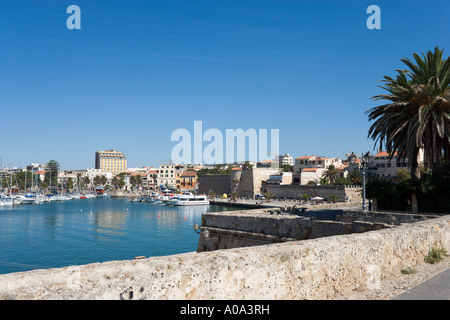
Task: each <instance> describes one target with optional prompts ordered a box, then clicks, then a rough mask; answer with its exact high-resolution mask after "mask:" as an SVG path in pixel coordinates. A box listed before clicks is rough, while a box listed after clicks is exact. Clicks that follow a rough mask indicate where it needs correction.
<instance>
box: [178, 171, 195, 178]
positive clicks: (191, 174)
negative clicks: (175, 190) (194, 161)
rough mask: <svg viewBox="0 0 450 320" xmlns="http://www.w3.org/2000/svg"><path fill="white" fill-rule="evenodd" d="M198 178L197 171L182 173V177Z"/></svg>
mask: <svg viewBox="0 0 450 320" xmlns="http://www.w3.org/2000/svg"><path fill="white" fill-rule="evenodd" d="M196 176H197V172H196V171H183V173H181V175H180V177H196Z"/></svg>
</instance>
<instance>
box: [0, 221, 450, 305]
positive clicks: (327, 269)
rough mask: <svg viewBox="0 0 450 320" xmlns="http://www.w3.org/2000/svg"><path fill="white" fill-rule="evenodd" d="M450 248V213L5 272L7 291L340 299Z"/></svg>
mask: <svg viewBox="0 0 450 320" xmlns="http://www.w3.org/2000/svg"><path fill="white" fill-rule="evenodd" d="M432 248H443V249H445V250H447V252H449V251H450V216H444V217H440V218H435V219H430V220H426V221H421V222H416V223H411V224H403V225H400V226H396V227H392V228H387V229H382V230H376V231H369V232H365V233H356V234H348V235H339V236H333V237H326V238H320V239H312V240H304V241H292V242H285V243H279V244H271V245H263V246H255V247H245V248H238V249H230V250H217V251H213V252H203V253H195V252H193V253H187V254H180V255H173V256H165V257H156V258H148V259H139V260H131V261H111V262H105V263H96V264H89V265H84V266H74V267H66V268H60V269H48V270H35V271H29V272H20V273H12V274H6V275H0V298H1V299H230V300H238V299H243V300H250V299H261V300H264V299H268V300H271V299H333V298H335V297H336V296H338V295H340V294H342V293H345V292H349V291H352V290H357V289H361V290H367V289H369V290H377V289H378V288H379V285H380V280H382V279H385V278H390V277H392V276H398V275H400V271H401V269H405V268H407V267H411V268H414V266H416V265H418V264H422V263H424V262H423V261H424V257H425V256H426V255H427V254H428V251H429V250H430V249H432Z"/></svg>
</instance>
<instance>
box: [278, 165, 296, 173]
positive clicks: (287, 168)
mask: <svg viewBox="0 0 450 320" xmlns="http://www.w3.org/2000/svg"><path fill="white" fill-rule="evenodd" d="M280 168H282V169H283V172H294V167H293V166H291V165H290V164H283V165H281V166H280Z"/></svg>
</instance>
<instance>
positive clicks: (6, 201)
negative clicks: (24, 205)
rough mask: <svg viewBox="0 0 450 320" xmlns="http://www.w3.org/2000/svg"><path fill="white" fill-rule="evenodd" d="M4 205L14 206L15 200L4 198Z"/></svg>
mask: <svg viewBox="0 0 450 320" xmlns="http://www.w3.org/2000/svg"><path fill="white" fill-rule="evenodd" d="M3 206H4V207H12V206H14V201H13V199H11V198H7V199H3Z"/></svg>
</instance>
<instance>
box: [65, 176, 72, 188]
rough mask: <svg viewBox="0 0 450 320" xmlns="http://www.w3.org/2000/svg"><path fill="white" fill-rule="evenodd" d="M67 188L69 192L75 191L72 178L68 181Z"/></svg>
mask: <svg viewBox="0 0 450 320" xmlns="http://www.w3.org/2000/svg"><path fill="white" fill-rule="evenodd" d="M66 188H67V189H69V190H71V189H73V179H72V178H68V179H67V182H66Z"/></svg>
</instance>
